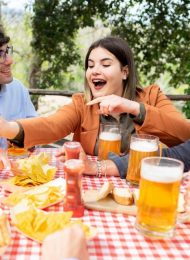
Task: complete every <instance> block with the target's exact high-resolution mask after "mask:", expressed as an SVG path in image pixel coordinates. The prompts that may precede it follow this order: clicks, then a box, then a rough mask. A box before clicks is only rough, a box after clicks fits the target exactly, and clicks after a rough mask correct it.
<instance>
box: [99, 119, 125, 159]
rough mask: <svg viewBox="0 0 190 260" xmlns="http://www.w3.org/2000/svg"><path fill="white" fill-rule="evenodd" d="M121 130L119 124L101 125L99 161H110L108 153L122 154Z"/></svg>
mask: <svg viewBox="0 0 190 260" xmlns="http://www.w3.org/2000/svg"><path fill="white" fill-rule="evenodd" d="M120 148H121V130H120V125H119V124H100V134H99V144H98V159H99V160H106V159H108V153H109V152H114V153H116V154H118V155H119V154H120Z"/></svg>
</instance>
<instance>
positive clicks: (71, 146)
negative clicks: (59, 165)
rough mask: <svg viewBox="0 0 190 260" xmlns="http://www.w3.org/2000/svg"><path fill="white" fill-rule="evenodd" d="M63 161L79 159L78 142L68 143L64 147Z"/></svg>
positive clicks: (79, 146) (79, 147)
mask: <svg viewBox="0 0 190 260" xmlns="http://www.w3.org/2000/svg"><path fill="white" fill-rule="evenodd" d="M63 147H64V151H65V160H70V159H79V154H80V149H81V145H80V143H79V142H73V141H68V142H65V143H64V145H63Z"/></svg>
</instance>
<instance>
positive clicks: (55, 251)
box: [41, 225, 89, 260]
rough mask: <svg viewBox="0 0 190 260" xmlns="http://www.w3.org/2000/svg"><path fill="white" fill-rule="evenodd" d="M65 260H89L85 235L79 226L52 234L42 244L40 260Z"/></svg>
mask: <svg viewBox="0 0 190 260" xmlns="http://www.w3.org/2000/svg"><path fill="white" fill-rule="evenodd" d="M65 258H76V259H79V260H88V259H89V256H88V251H87V245H86V240H85V235H84V232H83V230H82V229H81V227H80V226H79V225H73V226H71V227H68V228H65V229H64V230H61V231H58V232H56V233H53V234H51V235H49V236H48V237H47V238H46V239H45V240H44V242H43V245H42V256H41V260H52V259H53V260H63V259H65Z"/></svg>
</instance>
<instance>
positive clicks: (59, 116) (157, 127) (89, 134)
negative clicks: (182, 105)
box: [18, 85, 190, 155]
mask: <svg viewBox="0 0 190 260" xmlns="http://www.w3.org/2000/svg"><path fill="white" fill-rule="evenodd" d="M137 100H138V101H139V102H142V103H144V105H145V109H146V116H145V120H144V123H143V124H142V125H137V124H135V129H136V132H137V133H141V134H144V133H148V134H152V135H156V136H158V137H159V138H160V141H161V142H163V143H164V144H166V145H167V146H173V145H177V144H179V143H182V142H183V141H185V140H187V139H189V138H190V123H189V122H188V120H187V119H185V118H184V117H183V115H182V114H181V113H180V112H179V111H177V109H176V108H175V107H174V105H173V104H172V102H171V101H170V100H169V99H168V98H167V97H166V96H165V95H164V94H163V93H162V91H161V90H160V88H159V87H158V86H157V85H151V86H149V87H146V88H144V89H143V91H142V92H139V95H138V97H137ZM98 109H99V107H98V104H96V105H93V106H86V104H85V102H84V95H83V94H81V93H78V94H74V95H73V97H72V102H71V103H69V104H67V105H64V106H63V107H62V108H60V109H59V110H58V111H57V112H56V113H55V114H52V115H50V116H48V117H38V118H30V119H21V120H18V121H19V122H20V123H21V124H22V126H23V129H24V135H25V138H24V146H25V147H32V146H34V145H37V144H47V143H51V142H55V141H57V140H59V139H61V138H64V137H66V136H67V135H69V134H70V133H74V135H73V140H75V141H79V142H80V143H81V145H82V147H83V149H84V150H85V152H86V153H87V154H91V155H93V151H94V147H95V143H96V139H97V135H98V132H99V124H100V122H99V115H98V113H97V110H98Z"/></svg>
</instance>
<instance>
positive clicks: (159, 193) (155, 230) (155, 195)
mask: <svg viewBox="0 0 190 260" xmlns="http://www.w3.org/2000/svg"><path fill="white" fill-rule="evenodd" d="M155 158H157V159H156V160H157V162H156V160H155ZM146 159H148V160H149V159H151V158H146ZM146 159H144V160H146ZM152 159H153V160H155V162H156V163H155V165H151V164H146V161H145V163H143V162H144V160H143V162H142V166H141V180H140V195H139V200H138V203H137V206H138V211H137V218H136V228H137V229H138V230H139V231H140V232H141V233H142V234H143V235H145V236H150V237H159V238H162V237H171V236H173V234H174V229H175V223H176V217H177V204H178V196H179V188H180V182H181V178H182V172H183V168H181V167H179V166H181V162H180V161H179V165H178V166H177V165H176V167H175V166H174V167H171V166H170V165H169V164H170V161H171V160H172V161H177V160H173V159H170V158H162V159H160V158H159V157H153V158H152ZM159 160H165V161H168V162H169V164H168V166H167V165H164V166H163V165H159V163H160V162H159ZM161 164H162V162H161Z"/></svg>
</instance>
